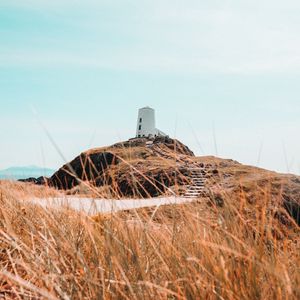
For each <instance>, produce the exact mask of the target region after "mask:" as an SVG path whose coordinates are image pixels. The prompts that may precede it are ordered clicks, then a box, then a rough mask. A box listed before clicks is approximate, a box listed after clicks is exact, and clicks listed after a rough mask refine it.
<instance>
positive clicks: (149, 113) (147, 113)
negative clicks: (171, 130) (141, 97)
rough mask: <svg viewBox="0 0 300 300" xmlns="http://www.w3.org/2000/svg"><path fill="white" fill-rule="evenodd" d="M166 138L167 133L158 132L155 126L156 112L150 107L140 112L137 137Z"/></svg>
mask: <svg viewBox="0 0 300 300" xmlns="http://www.w3.org/2000/svg"><path fill="white" fill-rule="evenodd" d="M155 136H166V134H165V133H163V132H162V131H160V130H158V129H157V128H156V126H155V110H154V109H153V108H151V107H149V106H146V107H143V108H141V109H140V110H139V115H138V120H137V128H136V137H137V138H139V137H141V138H142V137H155Z"/></svg>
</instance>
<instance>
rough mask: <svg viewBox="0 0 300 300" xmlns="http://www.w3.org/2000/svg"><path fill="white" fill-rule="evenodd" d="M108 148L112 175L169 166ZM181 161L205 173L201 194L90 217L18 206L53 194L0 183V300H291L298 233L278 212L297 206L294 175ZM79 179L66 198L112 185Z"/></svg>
mask: <svg viewBox="0 0 300 300" xmlns="http://www.w3.org/2000/svg"><path fill="white" fill-rule="evenodd" d="M106 150H107V149H104V150H103V151H106ZM93 151H96V152H97V153H98V152H99V149H97V150H92V151H91V153H93ZM110 151H112V149H111V148H110ZM114 151H115V153H116V152H118V155H121V154H122V155H123V156H122V158H123V159H124V163H123V164H120V165H119V166H118V165H117V166H115V165H113V166H111V168H110V169H108V172H111V177H112V178H113V177H114V176H123V175H122V174H124V175H128V174H130V176H132V174H133V171H132V167H133V166H134V168H135V170H136V168H137V167H138V166H139V165H141V169H140V170H141V171H139V172H140V173H141V172H145V173H143V174H140V173H138V175H141V176H142V177H143V176H144V177H145V176H146V177H147V172H146V171H149V170H150V171H151V172H153V170H156V169H157V168H164V170H168V169H169V168H170V167H171V168H172V165H171V163H173V164H174V161H176V159H177V157H176V155H174V160H173V161H172V158H170V159H167V160H163V159H162V158H159V157H156V158H155V159H154V158H153V154H151V151H150V150H147V149H146V150H145V149H144V148H138V147H137V148H134V149H131V148H129V149H125V150H124V149H122V148H120V149H119V148H116V149H115V150H114ZM91 153H90V154H91ZM141 155H142V156H143V155H144V156H145V157H144V159H143V160H142V159H141V157H140V156H141ZM189 159H190V160H191V161H192V162H193V161H194V162H195V161H196V162H201V163H203V164H207V165H212V166H213V167H212V168H213V169H214V170H213V169H212V170H211V171H210V172H208V173H207V176H208V178H207V187H208V188H209V190H210V193H209V194H208V196H207V197H205V198H204V197H203V198H199V199H198V200H197V201H196V202H193V203H190V204H184V205H177V206H176V205H170V206H163V207H159V208H155V207H154V208H146V209H139V210H133V211H124V212H119V213H114V214H109V215H98V216H94V217H89V216H87V215H85V214H81V213H78V212H75V211H72V210H70V209H62V210H61V211H57V210H45V209H43V208H42V207H39V206H34V205H33V204H30V202H29V201H27V202H26V201H25V202H24V201H23V200H26V199H28V198H32V197H41V198H44V197H56V196H57V195H59V193H58V192H57V191H56V190H53V189H51V188H48V187H37V186H34V185H31V184H20V183H10V182H0V298H4V299H66V300H67V299H130V300H131V299H236V300H239V299H251V300H252V299H270V300H271V299H272V300H273V299H299V298H300V251H299V249H300V229H299V226H298V224H297V223H296V222H297V219H295V218H294V219H293V218H291V217H290V215H289V214H288V211H287V209H286V208H285V207H284V201H290V202H291V201H294V202H293V203H296V204H297V203H299V200H300V179H299V177H296V176H292V175H280V174H276V173H274V172H269V171H265V170H261V169H258V168H253V167H248V166H243V165H241V164H238V163H237V162H234V161H231V160H222V159H217V158H214V157H202V158H195V157H191V156H189ZM126 161H130V164H128V163H126ZM177 165H178V164H177V161H176V166H177ZM84 167H85V166H84ZM92 167H94V166H92ZM142 167H143V168H144V169H143V168H142ZM118 168H123V169H122V172H121V173H122V174H121V173H120V169H119V170H118ZM145 168H146V169H147V168H148V169H147V170H146V171H145ZM83 169H85V168H83ZM173 169H174V166H173ZM113 174H115V175H113ZM135 174H136V173H135ZM145 174H146V175H145ZM83 176H86V175H85V174H83ZM80 180H81V181H80V182H81V184H80V185H77V186H75V187H73V189H71V190H69V191H68V192H67V193H68V194H76V193H79V194H83V195H88V196H90V195H94V196H95V195H99V194H100V195H106V196H107V197H109V196H110V195H113V194H114V191H112V189H113V188H114V187H116V186H117V185H114V184H113V182H112V184H111V185H110V186H108V185H103V186H100V187H97V186H95V185H94V184H93V182H89V181H88V180H87V181H83V180H82V178H81V179H80ZM139 180H140V179H139ZM178 190H179V187H178ZM115 194H117V192H115Z"/></svg>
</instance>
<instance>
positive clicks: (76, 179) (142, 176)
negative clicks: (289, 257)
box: [46, 137, 300, 224]
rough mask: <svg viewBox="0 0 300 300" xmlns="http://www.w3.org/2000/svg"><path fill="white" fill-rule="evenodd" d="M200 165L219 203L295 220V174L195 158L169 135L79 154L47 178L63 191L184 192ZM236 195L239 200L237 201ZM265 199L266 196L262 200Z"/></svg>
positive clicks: (299, 194)
mask: <svg viewBox="0 0 300 300" xmlns="http://www.w3.org/2000/svg"><path fill="white" fill-rule="evenodd" d="M195 168H198V169H201V170H202V169H203V171H201V172H202V173H203V175H202V176H203V178H204V179H205V193H202V194H199V198H201V197H202V198H205V199H206V201H211V199H212V200H213V201H215V202H217V204H218V205H220V206H222V205H223V203H224V199H230V201H231V202H232V203H235V204H236V205H237V206H239V205H243V206H245V208H246V209H248V210H249V213H250V214H251V210H253V209H254V208H257V207H262V206H264V205H267V207H268V209H269V211H270V213H272V214H273V215H276V216H277V217H278V218H279V219H280V220H281V221H282V222H283V223H287V222H288V221H287V220H286V217H285V216H284V212H288V213H289V214H290V215H291V216H292V217H293V218H294V220H295V221H296V222H297V223H298V224H299V222H300V220H299V204H300V177H299V176H295V175H291V174H279V173H276V172H272V171H268V170H264V169H261V168H257V167H252V166H246V165H242V164H240V163H239V162H237V161H234V160H231V159H221V158H217V157H213V156H204V157H196V156H195V155H194V153H193V152H192V151H191V150H190V149H189V148H188V147H187V146H185V145H184V144H182V143H181V142H180V141H178V140H175V139H171V138H168V137H157V138H155V139H154V140H149V139H146V138H139V139H131V140H128V141H125V142H121V143H117V144H114V145H112V146H108V147H102V148H95V149H91V150H88V151H86V152H83V153H81V154H80V155H79V156H78V157H76V158H75V159H74V160H72V161H71V162H70V163H68V164H66V165H64V166H62V167H61V168H60V169H59V170H58V171H57V172H55V173H54V175H53V176H52V177H50V178H48V179H47V180H46V183H47V184H48V185H49V186H50V187H54V188H56V189H59V190H65V191H66V192H67V193H68V194H79V195H80V194H84V195H88V196H92V197H106V198H123V197H133V198H145V197H157V196H161V195H173V194H175V195H185V193H186V192H187V189H188V188H189V186H191V185H192V181H193V178H192V175H193V173H192V172H193V169H195ZM241 199H242V201H243V203H241ZM266 199H268V200H266Z"/></svg>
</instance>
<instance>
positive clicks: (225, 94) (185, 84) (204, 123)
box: [0, 0, 300, 174]
mask: <svg viewBox="0 0 300 300" xmlns="http://www.w3.org/2000/svg"><path fill="white" fill-rule="evenodd" d="M299 50H300V1H296V0H295V1H294V0H286V1H277V0H275V1H274V0H273V1H271V0H251V1H250V0H246V1H240V0H230V1H226V0H222V1H221V0H220V1H217V0H209V1H200V0H185V1H178V0H160V1H157V0H151V1H150V0H122V1H119V0H118V1H113V0H104V1H103V0H98V1H96V0H84V1H83V0H82V1H78V0H77V1H75V0H51V1H50V0H22V1H21V0H20V1H17V0H1V2H0V105H1V106H0V141H1V142H0V143H1V144H0V149H1V150H0V151H1V152H0V153H1V155H0V169H3V168H6V167H9V166H16V165H32V164H36V165H45V166H48V167H53V168H57V167H59V166H60V165H61V164H62V163H63V161H62V159H61V158H60V156H59V155H58V153H57V152H56V150H55V149H54V148H53V146H52V145H51V143H50V142H49V140H48V138H47V136H46V134H45V132H44V131H43V130H42V128H41V126H40V125H39V124H38V122H37V117H36V116H35V114H34V112H33V111H34V110H36V111H37V113H38V118H40V119H41V120H42V122H43V123H44V125H45V126H46V127H47V128H48V130H49V131H50V133H51V135H52V137H53V139H54V140H55V141H56V143H57V144H58V146H59V147H60V149H61V151H62V152H63V153H64V156H65V157H66V158H67V159H72V158H73V157H74V156H76V155H77V154H78V153H80V152H81V151H83V150H86V149H88V148H89V147H96V146H104V145H107V144H111V143H114V142H117V141H120V140H125V139H128V138H130V137H132V136H134V134H135V122H136V114H137V109H138V108H139V107H142V106H145V105H149V106H152V107H154V108H155V109H156V110H157V123H158V124H157V126H158V127H159V128H160V129H161V130H163V131H164V132H167V133H169V134H170V135H171V136H176V137H177V138H179V139H180V140H182V141H183V142H184V143H186V144H187V145H188V146H190V147H191V148H192V150H194V151H195V152H196V153H197V154H199V155H200V154H205V155H209V154H213V155H215V154H216V152H217V154H218V155H219V156H221V157H227V158H233V159H236V160H239V161H241V162H243V163H247V164H252V165H257V164H259V165H260V166H262V167H265V168H269V169H273V170H278V171H282V172H287V171H290V172H294V173H299V174H300V141H299V131H300V118H299V116H300V76H299V75H300V52H299ZM213 128H215V136H216V143H217V149H216V147H215V145H214V130H213ZM196 136H197V138H196ZM199 143H200V144H201V146H200V145H199Z"/></svg>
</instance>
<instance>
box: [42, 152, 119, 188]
mask: <svg viewBox="0 0 300 300" xmlns="http://www.w3.org/2000/svg"><path fill="white" fill-rule="evenodd" d="M118 163H119V159H118V158H117V157H116V156H115V155H114V154H113V153H110V152H98V153H92V154H89V153H82V154H81V155H80V156H78V157H76V158H75V159H74V160H73V161H71V162H70V163H69V164H66V165H64V166H63V167H62V168H61V169H59V170H58V171H57V172H56V173H55V174H54V175H53V176H52V177H51V178H50V179H49V181H48V184H49V185H50V186H53V187H56V188H58V189H65V190H67V189H71V188H73V187H74V186H77V185H78V184H80V182H81V181H91V182H95V183H96V182H98V185H100V182H101V185H103V184H104V181H105V178H101V175H102V174H103V173H104V171H105V170H106V169H107V168H108V167H109V166H111V165H116V164H118ZM99 179H101V180H99Z"/></svg>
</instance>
